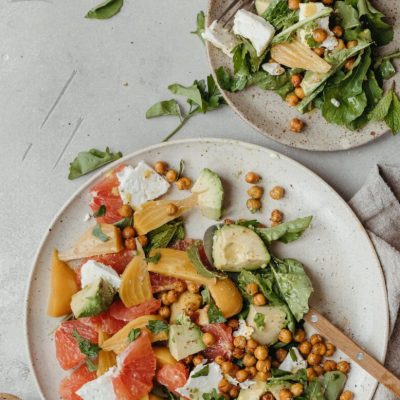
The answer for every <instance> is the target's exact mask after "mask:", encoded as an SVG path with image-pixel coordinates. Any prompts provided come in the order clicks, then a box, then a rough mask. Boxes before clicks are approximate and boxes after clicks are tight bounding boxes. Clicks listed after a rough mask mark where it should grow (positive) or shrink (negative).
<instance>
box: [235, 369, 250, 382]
mask: <svg viewBox="0 0 400 400" xmlns="http://www.w3.org/2000/svg"><path fill="white" fill-rule="evenodd" d="M248 377H249V373H248V372H247V371H246V370H245V369H240V370H239V371H238V372H236V379H237V380H238V381H239V382H244V381H245V380H246V379H247V378H248Z"/></svg>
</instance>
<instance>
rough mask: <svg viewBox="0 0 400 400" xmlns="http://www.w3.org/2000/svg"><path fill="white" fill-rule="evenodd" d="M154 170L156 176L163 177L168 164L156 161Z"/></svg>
mask: <svg viewBox="0 0 400 400" xmlns="http://www.w3.org/2000/svg"><path fill="white" fill-rule="evenodd" d="M154 170H155V171H156V172H157V174H161V175H164V174H165V173H166V172H167V170H168V164H167V163H166V162H165V161H157V162H156V163H155V164H154Z"/></svg>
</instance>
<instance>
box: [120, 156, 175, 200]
mask: <svg viewBox="0 0 400 400" xmlns="http://www.w3.org/2000/svg"><path fill="white" fill-rule="evenodd" d="M117 178H118V181H119V193H120V195H121V198H122V201H123V203H124V204H130V205H132V206H134V207H139V206H140V205H141V204H143V203H146V202H147V201H149V200H154V199H156V198H158V197H160V196H162V195H163V194H164V193H166V192H167V191H168V189H169V187H170V184H169V183H168V182H167V181H166V180H165V179H164V178H163V177H162V176H161V175H159V174H157V172H156V171H154V169H153V168H151V167H150V166H149V165H147V164H146V163H145V162H143V161H140V162H139V164H138V165H137V166H136V168H133V167H132V166H131V165H128V166H126V167H125V168H124V169H123V170H122V171H120V172H118V173H117Z"/></svg>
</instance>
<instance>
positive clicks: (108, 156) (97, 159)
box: [68, 147, 122, 180]
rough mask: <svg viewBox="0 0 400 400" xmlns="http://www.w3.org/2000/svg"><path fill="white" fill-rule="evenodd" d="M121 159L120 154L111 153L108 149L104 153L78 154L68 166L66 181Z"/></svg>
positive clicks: (92, 151) (95, 151) (87, 152)
mask: <svg viewBox="0 0 400 400" xmlns="http://www.w3.org/2000/svg"><path fill="white" fill-rule="evenodd" d="M121 157H122V153H121V152H118V153H111V151H110V149H109V148H108V147H107V148H106V150H105V151H100V150H97V149H90V150H89V151H82V152H80V153H78V155H77V156H76V157H75V159H74V161H72V163H71V164H70V166H69V175H68V179H70V180H73V179H76V178H79V177H80V176H82V175H86V174H88V173H89V172H92V171H94V170H96V169H98V168H100V167H102V166H103V165H105V164H108V163H110V162H113V161H115V160H118V159H119V158H121Z"/></svg>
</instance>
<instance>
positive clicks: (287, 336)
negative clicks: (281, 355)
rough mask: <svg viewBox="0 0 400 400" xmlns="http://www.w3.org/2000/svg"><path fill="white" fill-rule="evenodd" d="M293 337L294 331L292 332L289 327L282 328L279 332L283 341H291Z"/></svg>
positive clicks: (279, 337)
mask: <svg viewBox="0 0 400 400" xmlns="http://www.w3.org/2000/svg"><path fill="white" fill-rule="evenodd" d="M292 338H293V336H292V332H290V331H289V329H281V331H280V332H279V336H278V340H279V341H280V342H282V343H290V342H291V341H292Z"/></svg>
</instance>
